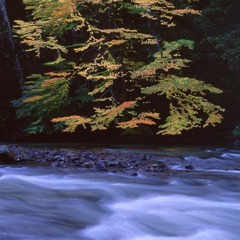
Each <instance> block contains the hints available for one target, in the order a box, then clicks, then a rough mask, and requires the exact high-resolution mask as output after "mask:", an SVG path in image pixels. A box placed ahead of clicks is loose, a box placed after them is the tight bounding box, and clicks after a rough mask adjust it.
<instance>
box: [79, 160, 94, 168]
mask: <svg viewBox="0 0 240 240" xmlns="http://www.w3.org/2000/svg"><path fill="white" fill-rule="evenodd" d="M82 167H84V168H93V167H95V164H94V162H93V161H87V162H85V163H83V164H82Z"/></svg>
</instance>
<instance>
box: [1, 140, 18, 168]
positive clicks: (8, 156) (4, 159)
mask: <svg viewBox="0 0 240 240" xmlns="http://www.w3.org/2000/svg"><path fill="white" fill-rule="evenodd" d="M17 161H18V159H17V157H16V156H15V154H14V153H13V152H12V151H11V150H10V149H9V148H8V147H7V146H6V145H1V146H0V162H1V163H4V164H12V163H16V162H17Z"/></svg>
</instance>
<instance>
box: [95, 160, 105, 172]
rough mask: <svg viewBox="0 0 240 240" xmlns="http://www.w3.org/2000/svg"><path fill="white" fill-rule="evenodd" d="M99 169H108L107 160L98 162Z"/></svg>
mask: <svg viewBox="0 0 240 240" xmlns="http://www.w3.org/2000/svg"><path fill="white" fill-rule="evenodd" d="M97 169H99V170H101V171H107V165H106V161H99V162H98V163H97Z"/></svg>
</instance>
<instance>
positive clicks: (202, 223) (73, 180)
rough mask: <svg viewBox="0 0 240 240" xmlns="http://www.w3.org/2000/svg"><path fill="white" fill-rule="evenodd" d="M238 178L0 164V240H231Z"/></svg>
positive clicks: (239, 219) (239, 203) (237, 212)
mask: <svg viewBox="0 0 240 240" xmlns="http://www.w3.org/2000/svg"><path fill="white" fill-rule="evenodd" d="M148 151H149V150H148ZM166 153H167V151H166ZM193 153H194V152H192V151H191V152H190V153H188V154H187V155H186V156H185V158H187V160H188V159H189V158H190V161H199V159H204V161H205V160H206V161H209V162H210V163H212V162H214V160H215V161H217V160H219V161H220V160H221V163H222V161H224V159H225V160H226V164H227V163H228V161H230V164H234V161H235V163H236V165H237V164H239V162H240V151H220V152H219V151H218V150H206V151H204V152H203V153H202V155H201V156H199V154H198V156H194V154H193ZM171 154H173V153H171ZM212 164H213V163H212ZM222 164H224V163H222ZM217 166H218V165H217ZM176 168H177V167H176ZM239 180H240V171H238V170H228V169H220V168H219V167H216V169H215V168H211V169H208V168H206V169H204V170H202V169H199V170H196V171H192V172H191V173H187V172H186V171H181V170H179V171H176V173H175V174H163V175H162V176H159V177H153V176H144V175H139V176H137V177H132V176H128V175H126V174H118V173H101V172H96V171H93V170H91V171H89V170H88V171H86V170H79V169H57V168H52V167H43V166H15V167H14V166H4V165H2V166H0V214H1V217H0V239H1V240H162V239H163V240H213V239H214V240H239V239H240V181H239Z"/></svg>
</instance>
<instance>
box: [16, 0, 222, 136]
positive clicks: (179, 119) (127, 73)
mask: <svg viewBox="0 0 240 240" xmlns="http://www.w3.org/2000/svg"><path fill="white" fill-rule="evenodd" d="M174 2H175V1H167V0H147V1H141V0H123V1H118V0H115V1H97V0H96V1H93V0H84V1H75V0H55V1H50V0H37V1H36V0H25V1H24V3H25V5H26V10H27V12H28V14H29V15H28V21H19V20H18V21H15V26H14V31H15V34H16V35H17V36H18V38H19V39H20V40H21V42H22V44H23V46H24V49H25V51H26V53H28V54H29V55H31V56H32V57H33V58H34V59H35V60H36V61H38V62H39V61H40V62H41V68H39V67H36V68H35V70H36V71H34V72H33V74H32V75H31V76H29V77H28V80H29V81H28V82H26V84H25V87H24V94H23V96H22V98H20V99H18V100H16V101H15V102H14V105H15V106H16V107H17V109H18V116H19V117H21V118H27V119H28V123H29V124H28V127H27V131H28V132H31V133H37V132H44V131H48V130H49V129H53V128H55V129H56V130H63V131H68V132H73V131H75V130H76V129H77V127H78V126H83V127H84V128H87V127H88V126H89V127H90V128H91V129H92V130H105V129H108V128H111V127H117V128H121V129H126V128H137V127H139V126H140V125H148V126H155V129H158V130H157V131H156V132H157V133H158V134H170V135H175V134H181V133H182V132H183V131H185V130H189V129H192V128H199V127H206V126H208V125H212V126H215V124H217V123H220V122H221V120H222V112H223V109H222V108H221V107H220V106H218V105H215V104H214V103H212V102H210V101H209V100H208V95H209V93H210V94H219V93H221V90H220V89H218V88H216V87H214V86H212V85H210V84H205V83H204V82H203V81H200V80H198V79H195V78H192V77H189V76H185V75H184V69H185V68H187V67H188V64H189V62H190V60H189V59H188V58H187V57H185V56H186V55H187V54H186V53H188V54H189V53H190V51H191V49H193V42H192V41H191V40H187V39H183V38H181V36H180V37H179V38H178V36H174V34H171V31H173V29H174V28H176V19H177V18H184V17H185V16H187V15H196V14H199V12H198V11H196V10H194V9H192V8H191V4H189V2H191V1H182V2H184V4H183V3H182V4H178V5H177V4H174ZM176 2H177V1H176ZM160 116H161V118H160ZM156 126H157V128H156Z"/></svg>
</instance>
